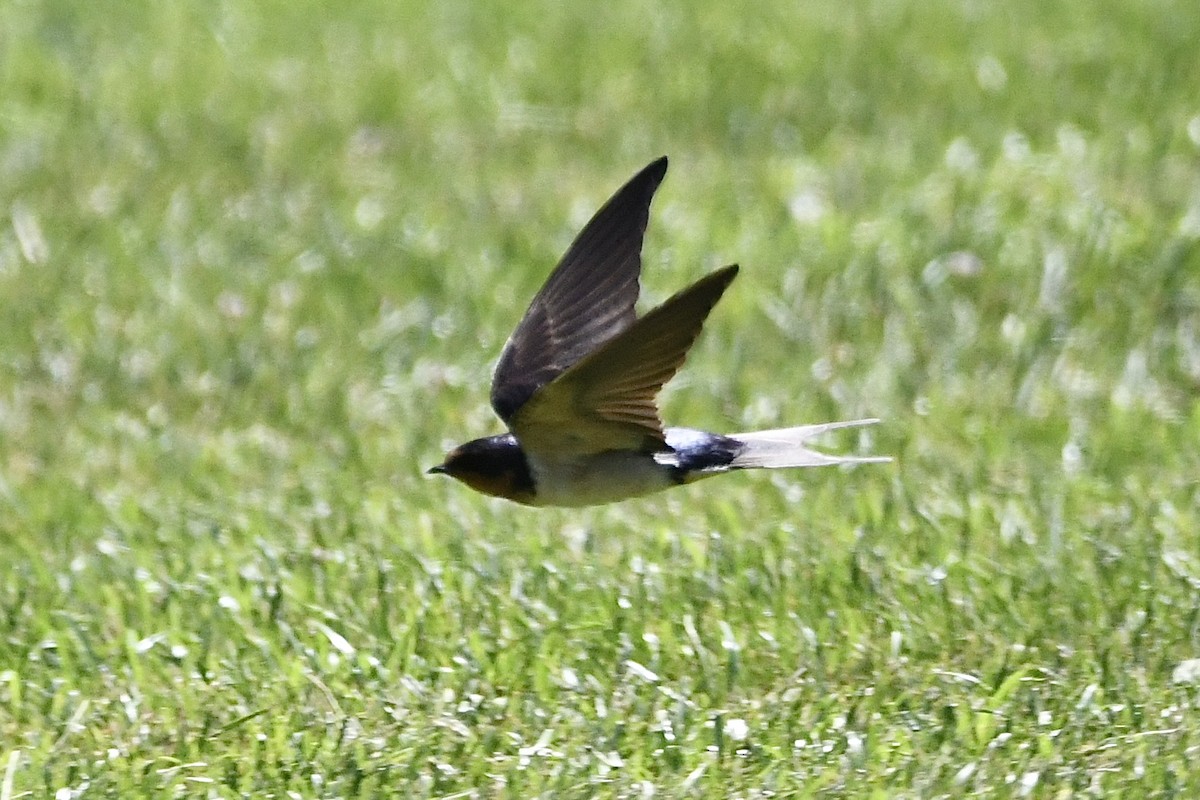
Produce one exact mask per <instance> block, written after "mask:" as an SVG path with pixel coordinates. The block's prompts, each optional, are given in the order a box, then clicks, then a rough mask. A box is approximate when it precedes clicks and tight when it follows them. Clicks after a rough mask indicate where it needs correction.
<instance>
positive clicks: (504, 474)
mask: <svg viewBox="0 0 1200 800" xmlns="http://www.w3.org/2000/svg"><path fill="white" fill-rule="evenodd" d="M666 172H667V159H666V157H665V156H664V157H663V158H660V159H658V160H657V161H654V162H653V163H651V164H649V165H648V166H647V167H646V168H645V169H643V170H642V171H641V172H639V173H638V174H637V175H635V176H634V177H633V178H632V179H631V180H630V181H629V182H628V183H626V184H625V185H624V186H623V187H621V189H620V190H618V191H617V193H616V194H615V195H613V196H612V198H611V199H610V200H609V201H608V202H607V203H605V204H604V206H603V207H602V208H601V209H600V210H599V211H597V212H596V215H595V216H594V217H592V219H591V220H590V221H589V222H588V223H587V225H585V226H584V228H583V230H582V231H580V233H579V235H578V236H577V237H576V238H575V241H574V242H573V243H572V244H571V246H570V247H569V248H568V249H567V252H566V255H564V256H563V257H562V261H560V262H559V264H558V266H557V267H555V269H554V271H553V272H552V273H550V277H549V278H548V279H547V280H546V283H545V285H544V286H542V288H541V290H540V291H539V292H538V293H537V295H536V296H535V297H534V298H533V302H531V303H530V304H529V309H528V310H527V311H526V312H525V317H524V318H523V319H522V320H521V322H520V324H518V325H517V328H516V330H515V331H514V332H513V334H512V336H511V337H510V338H509V340H508V343H507V344H506V345H505V346H504V350H503V352H502V353H501V354H500V361H499V363H498V365H497V366H496V372H495V374H494V376H493V378H492V397H491V400H492V407H493V408H494V409H495V410H496V413H497V414H498V415H499V416H500V419H502V420H503V421H504V423H505V425H507V427H508V433H503V434H500V435H498V436H489V437H486V438H482V439H475V440H473V441H470V442H467V443H466V444H463V445H460V446H458V447H456V448H454V449H453V450H451V451H450V452H449V453H447V454H446V457H445V460H444V461H443V462H442V463H441V464H439V465H438V466H436V467H433V468H432V469H430V470H429V472H430V473H439V474H444V475H449V476H450V477H452V478H456V479H457V480H459V481H462V482H463V483H465V484H466V485H468V486H470V487H471V488H472V489H475V490H477V491H479V492H483V493H484V494H489V495H493V496H496V497H503V498H505V499H507V500H513V501H515V502H517V503H522V504H524V505H529V506H588V505H597V504H600V503H611V502H614V501H617V500H624V499H626V498H630V497H639V496H641V495H646V494H650V493H652V492H657V491H659V490H662V489H667V488H669V487H672V486H679V485H681V484H687V483H692V482H694V481H697V480H699V479H701V478H707V477H710V476H712V475H719V474H721V473H724V472H731V471H734V470H740V469H777V468H782V467H823V466H829V465H833V464H854V463H864V462H883V461H889V460H890V459H888V458H884V457H878V456H868V457H853V456H835V455H827V454H825V453H822V452H818V451H816V450H813V449H811V448H810V447H809V446H808V442H809V440H811V439H812V438H813V437H815V436H818V435H820V434H822V433H825V432H826V431H831V430H835V429H838V428H851V427H857V426H861V425H870V424H872V423H875V422H878V421H879V420H877V419H858V420H851V421H848V422H826V423H822V424H818V425H801V426H799V427H795V428H780V429H778V430H767V431H753V432H750V433H734V434H729V435H721V434H717V433H708V432H706V431H701V430H693V429H691V428H665V427H663V423H662V420H661V419H660V417H659V413H658V405H657V396H658V393H659V390H660V389H661V388H662V387H663V385H664V384H665V383H666V382H667V381H669V380H670V379H671V377H672V376H674V375H675V373H676V371H678V370H679V368H680V366H682V364H683V361H684V359H685V358H686V357H687V352H688V350H689V349H690V348H691V346H692V344H693V343H694V342H695V341H696V337H697V336H699V334H700V328H701V327H702V326H703V325H704V320H705V318H706V317H707V316H708V313H709V312H710V311H711V310H712V308H713V306H714V305H716V302H717V300H719V299H720V298H721V295H722V294H723V293H724V292H725V290H726V289H727V288H728V287H729V284H730V282H732V281H733V279H734V277H735V276H736V275H737V273H738V267H737V265H736V264H734V265H731V266H728V267H725V268H723V269H719V270H717V271H716V272H713V273H711V274H709V275H707V276H705V277H703V278H701V279H700V280H699V281H697V282H696V283H694V284H692V285H691V286H689V287H688V288H686V289H684V290H683V291H681V292H679V293H678V294H676V295H674V296H673V297H671V298H670V299H668V300H667V301H666V302H664V303H663V304H662V305H660V306H658V307H657V308H655V309H654V310H652V311H650V312H648V313H647V314H645V315H644V316H642V317H638V316H637V313H636V312H635V311H634V304H635V303H636V301H637V298H638V291H639V288H640V287H639V277H640V274H641V269H642V259H641V251H642V238H643V237H644V235H645V232H646V223H647V221H648V218H649V214H650V201H651V200H652V199H653V197H654V192H655V190H657V189H658V185H659V184H660V183H661V182H662V179H663V176H664V175H665V174H666Z"/></svg>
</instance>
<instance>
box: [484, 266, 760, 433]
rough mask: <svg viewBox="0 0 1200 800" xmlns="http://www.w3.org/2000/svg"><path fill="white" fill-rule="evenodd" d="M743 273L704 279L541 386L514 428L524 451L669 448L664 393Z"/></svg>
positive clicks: (724, 272) (511, 426)
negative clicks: (662, 414) (661, 407)
mask: <svg viewBox="0 0 1200 800" xmlns="http://www.w3.org/2000/svg"><path fill="white" fill-rule="evenodd" d="M737 272H738V268H737V265H736V264H735V265H733V266H729V267H725V268H724V269H721V270H718V271H716V272H714V273H712V274H711V275H708V276H706V277H704V278H701V279H700V280H699V281H697V282H696V283H694V284H692V285H691V286H690V287H688V288H687V289H684V290H683V291H682V292H680V293H679V294H676V295H674V296H673V297H671V298H670V299H668V300H667V301H666V302H665V303H663V304H662V305H661V306H659V307H658V308H656V309H654V310H653V311H651V312H650V313H648V314H646V316H644V317H642V318H641V319H639V320H637V321H636V322H634V323H633V325H631V326H629V327H628V328H626V329H625V330H623V331H621V332H620V333H619V334H617V335H616V336H615V337H614V338H612V339H611V340H609V341H608V342H607V343H606V344H604V345H603V346H602V347H601V348H600V349H599V350H596V351H595V352H593V353H591V354H590V355H588V356H586V357H585V358H584V359H583V360H582V361H580V362H579V363H577V364H575V366H573V367H571V368H570V369H568V370H567V371H565V372H563V373H562V374H561V375H559V376H558V377H557V378H555V379H554V380H553V381H551V382H550V383H548V384H546V385H545V386H543V387H542V388H541V389H539V390H538V391H537V392H536V393H535V394H534V395H533V396H532V397H531V398H530V399H529V401H528V402H526V403H525V405H524V406H522V407H521V408H520V409H519V410H518V411H517V412H516V414H514V415H513V417H512V419H510V420H509V423H508V426H509V429H510V430H511V431H512V432H513V434H514V435H515V436H516V437H517V439H518V440H519V441H520V442H521V446H522V447H523V448H524V449H525V450H526V451H527V452H529V453H531V454H538V453H545V454H547V455H551V456H564V455H580V454H587V453H599V452H603V451H605V450H616V449H632V450H643V451H650V450H654V449H658V448H662V447H665V441H664V439H663V429H662V420H660V419H659V416H658V405H657V403H656V398H657V396H658V392H659V390H660V389H662V387H663V384H665V383H666V382H667V381H669V380H670V379H671V377H672V376H673V375H674V374H675V373H676V372H677V371H678V370H679V367H680V366H682V365H683V361H684V359H685V358H687V353H688V350H689V349H691V347H692V344H693V343H695V341H696V337H697V336H699V335H700V328H701V327H702V326H703V325H704V320H705V318H707V317H708V313H709V312H710V311H711V310H712V308H713V306H714V305H716V303H717V301H718V300H719V299H720V298H721V295H722V294H723V293H724V292H725V289H726V288H727V287H728V286H729V283H730V282H731V281H732V280H733V278H734V276H736V275H737Z"/></svg>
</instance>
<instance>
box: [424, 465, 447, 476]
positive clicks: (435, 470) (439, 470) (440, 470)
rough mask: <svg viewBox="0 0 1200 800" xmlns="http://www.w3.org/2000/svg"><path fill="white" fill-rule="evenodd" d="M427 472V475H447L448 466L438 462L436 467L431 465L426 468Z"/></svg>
mask: <svg viewBox="0 0 1200 800" xmlns="http://www.w3.org/2000/svg"><path fill="white" fill-rule="evenodd" d="M425 474H426V475H445V474H446V468H445V467H443V466H442V465H441V464H438V465H437V466H436V467H430V468H429V469H427V470H425Z"/></svg>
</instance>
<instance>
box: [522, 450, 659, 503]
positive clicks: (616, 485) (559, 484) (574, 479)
mask: <svg viewBox="0 0 1200 800" xmlns="http://www.w3.org/2000/svg"><path fill="white" fill-rule="evenodd" d="M527 457H528V459H529V466H530V469H531V471H532V472H533V476H534V481H535V483H536V484H537V500H536V505H544V506H591V505H600V504H602V503H612V502H615V501H617V500H624V499H626V498H630V497H640V496H641V495H645V494H650V493H652V492H657V491H660V490H662V489H666V488H667V487H669V486H675V485H677V484H678V483H679V481H678V479H677V478H676V476H675V472H676V470H675V469H673V468H672V467H670V466H667V465H664V464H660V463H659V462H658V461H656V460H655V458H654V456H653V455H652V454H648V453H639V452H636V451H632V450H610V451H607V452H603V453H594V454H590V455H586V456H578V457H571V458H546V457H544V456H543V457H538V456H534V455H532V454H527Z"/></svg>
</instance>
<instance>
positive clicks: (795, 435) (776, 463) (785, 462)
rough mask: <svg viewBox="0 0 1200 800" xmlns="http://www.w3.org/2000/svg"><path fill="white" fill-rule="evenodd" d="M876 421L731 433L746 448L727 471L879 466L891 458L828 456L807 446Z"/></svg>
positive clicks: (828, 423)
mask: <svg viewBox="0 0 1200 800" xmlns="http://www.w3.org/2000/svg"><path fill="white" fill-rule="evenodd" d="M876 422H879V420H877V419H856V420H850V421H848V422H825V423H822V424H820V425H801V426H799V427H796V428H776V429H775V430H770V431H751V432H750V433H734V434H731V435H730V438H731V439H736V440H737V441H739V442H741V443H742V444H744V445H745V448H744V449H743V450H742V451H741V452H740V453H738V454H737V456H736V457H734V459H733V461H731V462H730V463H729V468H730V469H776V468H780V467H826V466H832V465H834V464H880V463H884V462H887V461H891V460H892V459H891V458H889V457H887V456H831V455H828V454H827V453H822V452H819V451H817V450H812V449H810V448H809V447H808V441H809V440H810V439H813V438H814V437H816V436H820V435H821V434H822V433H825V432H826V431H833V430H837V429H839V428H857V427H860V426H862V425H874V424H875V423H876Z"/></svg>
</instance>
